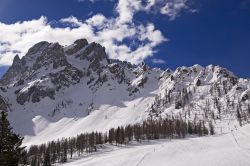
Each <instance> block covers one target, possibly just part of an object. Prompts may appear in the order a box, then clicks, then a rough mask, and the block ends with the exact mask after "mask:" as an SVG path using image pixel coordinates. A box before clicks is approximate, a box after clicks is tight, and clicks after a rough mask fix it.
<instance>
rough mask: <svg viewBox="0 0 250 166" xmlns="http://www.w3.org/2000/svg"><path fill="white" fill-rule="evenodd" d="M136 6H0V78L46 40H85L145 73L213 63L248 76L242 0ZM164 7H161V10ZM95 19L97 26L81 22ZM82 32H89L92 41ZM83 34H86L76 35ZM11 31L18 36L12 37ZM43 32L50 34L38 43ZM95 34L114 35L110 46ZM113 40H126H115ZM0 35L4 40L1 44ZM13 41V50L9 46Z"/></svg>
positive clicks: (16, 0)
mask: <svg viewBox="0 0 250 166" xmlns="http://www.w3.org/2000/svg"><path fill="white" fill-rule="evenodd" d="M125 1H128V2H129V0H125ZM135 1H137V0H134V2H135ZM137 2H138V3H135V4H133V5H130V6H126V5H127V4H126V3H121V0H120V1H118V0H113V1H112V0H95V2H91V1H89V0H82V1H81V2H79V1H78V0H22V1H20V0H1V1H0V22H1V24H0V44H1V45H0V47H2V49H1V48H0V53H1V55H0V66H1V67H0V75H2V74H3V72H4V71H5V70H6V69H7V68H8V65H9V64H10V63H11V60H12V58H13V56H14V54H15V53H16V52H18V53H20V55H21V56H22V55H24V54H25V51H27V48H29V47H30V45H32V44H33V43H35V42H37V41H38V40H39V39H40V38H41V40H45V39H46V40H49V41H54V40H56V38H60V39H58V40H61V41H59V42H60V43H62V44H65V45H66V44H68V43H70V42H72V41H73V40H75V38H78V37H85V36H86V38H87V39H89V40H91V39H92V38H93V40H94V39H96V40H97V42H100V43H101V44H103V43H104V45H105V44H106V46H107V48H106V49H108V51H109V54H110V56H111V57H112V58H119V59H121V60H130V59H132V60H131V61H132V62H133V63H139V62H140V61H142V60H145V61H146V63H148V64H149V65H150V66H153V67H161V68H163V69H165V68H171V69H175V68H176V67H178V66H183V65H185V66H191V65H193V64H201V65H203V66H206V65H209V64H215V65H220V66H223V67H226V68H228V69H230V70H231V71H233V72H234V73H235V74H236V75H239V76H241V77H250V0H219V1H218V0H166V1H164V2H163V1H158V3H157V0H156V2H155V4H152V5H151V6H150V5H149V2H150V0H144V1H143V2H140V1H139V0H138V1H137ZM139 2H140V4H139ZM152 2H153V1H152ZM159 2H161V3H159ZM168 3H169V4H168ZM128 4H129V3H128ZM167 5H168V6H167ZM171 5H173V6H175V7H173V6H171ZM138 6H140V7H138ZM142 6H143V7H142ZM169 6H170V7H169ZM176 6H177V7H176ZM119 7H120V8H119ZM164 7H165V8H164ZM166 7H169V8H167V10H165V11H164V9H166ZM126 12H127V13H126ZM131 13H132V17H130V16H131V15H129V14H131ZM96 15H98V16H99V17H98V18H99V19H92V21H86V20H90V19H91V18H93V17H94V16H96ZM41 16H43V18H41ZM71 16H73V17H71ZM100 16H101V17H100ZM123 16H124V17H123ZM65 18H67V19H65ZM94 18H97V17H94ZM63 19H64V21H63ZM93 20H94V21H93ZM98 20H101V22H98ZM107 20H109V21H107ZM110 20H112V21H110ZM23 21H26V22H28V23H24V22H23ZM34 22H35V23H34ZM114 22H115V23H114ZM26 24H30V25H26ZM107 24H108V25H109V26H106V25H107ZM86 26H87V27H90V26H91V29H93V34H92V35H90V34H91V32H92V31H90V32H89V33H88V31H87V30H89V29H86ZM6 27H7V28H6ZM38 27H39V28H38ZM113 27H116V29H115V28H113ZM138 27H140V28H138ZM1 28H2V29H1ZM35 28H37V29H35ZM58 28H59V29H60V30H59V31H58ZM67 28H70V30H67ZM84 28H85V29H86V31H87V32H82V31H84V30H85V29H84ZM6 29H7V30H6ZM16 29H23V31H22V32H20V34H19V35H18V36H14V35H13V34H16V33H14V31H16ZM81 30H82V31H81ZM111 30H112V31H111ZM29 31H32V32H29ZM38 31H39V32H38ZM99 31H100V32H102V33H101V35H99V33H98V32H99ZM45 32H46V34H51V35H50V36H48V35H46V36H47V38H46V37H44V36H45V35H43V34H45ZM103 32H111V34H112V33H113V32H117V34H118V35H117V38H118V39H116V38H115V37H116V36H113V37H112V38H111V37H109V36H105V35H103V34H105V33H103ZM1 33H2V34H1ZM8 33H9V34H8ZM18 33H19V31H18ZM26 33H27V35H26ZM60 33H61V34H62V37H60ZM121 33H126V34H127V33H128V35H126V36H122V35H121V36H122V37H120V36H119V34H121ZM129 33H131V34H129ZM4 34H6V36H7V34H8V36H7V37H5V38H4ZM22 34H25V35H22ZM78 34H80V36H79V35H78ZM106 34H107V33H106ZM1 36H2V38H1ZM9 36H11V37H12V36H13V37H12V38H10V37H9ZM33 36H35V37H33ZM51 36H53V37H51ZM58 36H59V37H58ZM64 36H65V39H64V38H63V37H64ZM148 36H152V37H148ZM6 38H8V40H7V39H6ZM142 39H144V40H142ZM105 40H110V42H105ZM16 41H17V42H16ZM27 41H28V42H27ZM18 42H20V43H21V44H16V43H18ZM4 43H5V44H4ZM6 43H8V44H6ZM23 43H24V44H23ZM138 48H140V49H138ZM116 53H117V54H118V55H116ZM12 54H13V55H12Z"/></svg>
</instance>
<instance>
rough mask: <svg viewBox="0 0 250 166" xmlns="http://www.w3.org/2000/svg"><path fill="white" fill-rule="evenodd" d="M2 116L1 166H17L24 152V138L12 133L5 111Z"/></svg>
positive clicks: (0, 126)
mask: <svg viewBox="0 0 250 166" xmlns="http://www.w3.org/2000/svg"><path fill="white" fill-rule="evenodd" d="M0 116H1V117H0V165H3V166H4V165H6V166H17V165H18V162H19V161H20V159H21V158H22V151H23V150H24V147H21V144H22V141H23V137H21V136H19V135H17V134H15V133H14V132H13V131H12V128H11V127H10V123H9V121H8V119H7V113H6V112H5V111H2V112H1V115H0Z"/></svg>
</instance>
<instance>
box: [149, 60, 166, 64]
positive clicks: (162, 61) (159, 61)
mask: <svg viewBox="0 0 250 166" xmlns="http://www.w3.org/2000/svg"><path fill="white" fill-rule="evenodd" d="M152 62H153V63H155V64H165V63H166V61H164V60H163V59H152Z"/></svg>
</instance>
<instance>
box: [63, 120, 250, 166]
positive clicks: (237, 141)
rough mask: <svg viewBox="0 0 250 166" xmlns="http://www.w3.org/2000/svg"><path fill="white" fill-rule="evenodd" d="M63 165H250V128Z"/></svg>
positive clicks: (116, 149) (147, 145)
mask: <svg viewBox="0 0 250 166" xmlns="http://www.w3.org/2000/svg"><path fill="white" fill-rule="evenodd" d="M62 165H63V166H85V165H86V166H100V165H101V166H139V165H140V166H152V165H156V166H161V165H162V166H166V165H167V166H187V165H190V166H196V165H197V166H249V165H250V125H247V126H245V127H242V128H239V129H238V130H236V131H232V132H231V133H228V134H223V135H216V136H208V137H199V138H188V139H184V140H171V141H169V140H159V141H153V142H150V143H145V144H142V145H128V146H126V147H120V148H119V147H112V146H111V147H110V146H108V147H106V148H104V150H102V151H101V152H97V153H96V154H91V155H89V156H85V157H82V158H80V159H74V160H71V161H70V162H68V163H66V164H62Z"/></svg>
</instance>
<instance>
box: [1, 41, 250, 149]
mask: <svg viewBox="0 0 250 166" xmlns="http://www.w3.org/2000/svg"><path fill="white" fill-rule="evenodd" d="M0 83H1V87H0V109H2V110H8V111H9V119H10V121H11V124H12V126H13V127H14V130H15V131H16V132H18V133H20V134H22V135H24V136H25V139H24V143H25V144H26V145H30V144H40V143H43V142H46V141H49V140H53V139H57V138H61V137H69V136H75V135H77V134H78V133H82V132H85V131H92V130H99V131H106V130H108V129H109V128H111V127H116V126H118V125H125V124H131V123H137V122H141V121H142V120H144V119H146V118H149V117H152V118H159V117H162V116H173V117H174V116H181V117H182V118H183V119H185V120H186V121H188V120H190V121H199V120H200V119H202V120H205V121H206V122H207V124H208V123H213V124H214V125H215V127H216V131H217V133H224V132H228V131H230V130H231V129H232V128H235V127H237V126H239V122H240V124H241V125H244V124H245V123H247V122H248V119H249V117H250V106H249V103H250V101H249V97H250V94H249V92H250V81H249V80H247V79H242V78H238V77H237V76H235V75H234V74H233V73H232V72H230V71H228V70H227V69H224V68H222V67H219V66H213V65H210V66H207V67H202V66H199V65H194V66H191V67H179V68H177V69H176V70H175V71H171V70H170V69H167V70H165V71H163V70H161V69H157V68H153V69H151V68H149V67H148V66H147V65H146V64H144V63H142V64H141V65H138V66H134V65H131V64H129V63H127V62H121V61H118V60H112V59H109V58H108V57H107V55H106V53H105V48H104V47H102V46H101V45H99V44H97V43H88V42H87V41H86V40H85V39H79V40H77V41H75V42H74V43H73V44H72V45H70V46H65V47H64V46H61V45H60V44H58V43H48V42H40V43H38V44H36V45H34V46H33V47H32V48H30V49H29V51H28V53H27V54H26V56H24V57H23V58H22V59H20V58H19V57H18V56H16V57H15V59H14V61H13V65H12V66H11V67H10V68H9V70H8V71H7V72H6V74H5V75H4V76H3V78H2V79H1V80H0ZM228 126H229V127H228Z"/></svg>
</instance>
